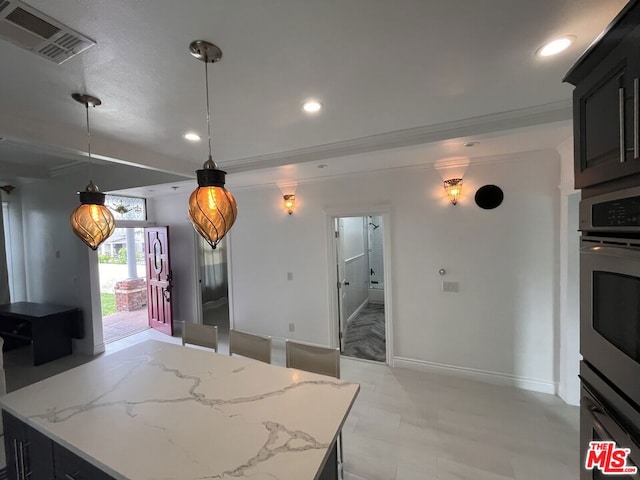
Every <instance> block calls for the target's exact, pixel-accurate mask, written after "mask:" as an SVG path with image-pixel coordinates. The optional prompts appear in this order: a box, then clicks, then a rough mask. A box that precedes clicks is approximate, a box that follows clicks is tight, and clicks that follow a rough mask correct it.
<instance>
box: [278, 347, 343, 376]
mask: <svg viewBox="0 0 640 480" xmlns="http://www.w3.org/2000/svg"><path fill="white" fill-rule="evenodd" d="M285 352H286V355H287V364H286V365H287V367H289V368H297V369H298V370H305V371H307V372H312V373H319V374H321V375H327V376H329V377H335V378H340V349H339V348H328V347H321V346H318V345H310V344H308V343H299V342H292V341H291V340H287V342H286V344H285Z"/></svg>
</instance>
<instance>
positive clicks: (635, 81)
mask: <svg viewBox="0 0 640 480" xmlns="http://www.w3.org/2000/svg"><path fill="white" fill-rule="evenodd" d="M565 81H566V82H569V83H571V84H573V85H575V87H576V88H575V90H574V92H573V132H574V155H575V169H574V172H575V186H576V188H580V189H584V188H587V189H588V188H597V189H600V188H601V187H602V185H603V184H607V183H609V182H612V181H621V180H622V179H628V178H630V177H631V176H635V175H636V174H640V0H631V1H630V2H629V3H628V4H627V5H626V6H625V8H624V9H623V10H622V12H620V14H619V15H618V16H617V17H616V18H615V19H614V21H613V22H612V23H611V25H609V27H608V28H607V30H606V32H605V34H604V35H602V37H601V38H600V39H599V40H598V42H597V43H595V44H594V45H592V46H591V47H590V48H589V50H587V52H585V54H584V55H583V56H582V57H581V58H580V59H579V60H578V62H577V63H576V64H575V65H574V66H573V67H572V68H571V70H570V71H569V73H568V74H567V76H566V77H565Z"/></svg>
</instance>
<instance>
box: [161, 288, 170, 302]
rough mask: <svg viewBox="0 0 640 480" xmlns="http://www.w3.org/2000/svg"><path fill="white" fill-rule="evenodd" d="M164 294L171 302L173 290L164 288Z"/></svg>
mask: <svg viewBox="0 0 640 480" xmlns="http://www.w3.org/2000/svg"><path fill="white" fill-rule="evenodd" d="M162 296H163V297H164V299H165V300H166V301H167V302H171V292H170V291H169V290H168V289H163V290H162Z"/></svg>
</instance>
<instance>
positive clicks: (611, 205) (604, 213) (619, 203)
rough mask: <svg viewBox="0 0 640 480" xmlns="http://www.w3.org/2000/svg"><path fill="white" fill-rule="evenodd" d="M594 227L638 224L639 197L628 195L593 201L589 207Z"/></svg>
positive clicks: (639, 220)
mask: <svg viewBox="0 0 640 480" xmlns="http://www.w3.org/2000/svg"><path fill="white" fill-rule="evenodd" d="M591 224H592V226H594V227H637V226H640V197H628V198H621V199H618V200H610V201H608V202H602V203H595V204H594V205H593V206H592V208H591Z"/></svg>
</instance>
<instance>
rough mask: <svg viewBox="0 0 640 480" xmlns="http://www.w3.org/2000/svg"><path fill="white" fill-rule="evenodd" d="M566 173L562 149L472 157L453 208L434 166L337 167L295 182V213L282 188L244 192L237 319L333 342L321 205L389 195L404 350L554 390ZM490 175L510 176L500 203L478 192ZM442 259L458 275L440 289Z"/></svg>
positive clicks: (236, 240)
mask: <svg viewBox="0 0 640 480" xmlns="http://www.w3.org/2000/svg"><path fill="white" fill-rule="evenodd" d="M443 175H446V174H444V173H443ZM559 176H560V166H559V156H558V153H557V152H555V151H541V152H533V153H528V154H522V155H520V156H519V157H518V158H511V159H509V161H507V162H504V163H494V164H489V163H483V164H478V165H472V166H470V167H468V169H467V171H466V173H465V175H464V178H465V181H464V192H463V196H462V199H461V201H460V203H459V204H458V205H457V206H452V205H451V204H450V203H449V202H448V201H447V199H446V198H445V194H444V190H443V188H442V177H441V176H440V175H439V173H438V172H437V171H435V170H433V169H432V168H430V167H427V168H424V167H423V168H410V169H398V170H392V171H384V172H375V173H369V174H364V175H359V176H349V177H339V178H335V179H332V180H328V181H321V182H316V183H308V184H301V185H298V188H297V191H296V202H297V209H296V213H295V214H294V215H292V216H288V215H286V214H284V213H283V211H282V209H281V205H280V203H281V194H280V191H279V190H278V189H277V188H269V187H265V188H257V189H252V190H239V191H236V192H234V194H235V196H236V199H237V201H238V208H239V215H238V220H237V223H236V225H235V226H234V228H233V232H232V233H233V236H232V245H233V258H232V269H233V279H232V280H233V281H232V286H231V288H232V291H233V296H234V299H235V301H234V302H233V309H234V313H233V314H234V319H235V324H236V326H237V328H240V329H243V330H248V331H253V332H257V333H264V334H269V335H272V336H276V337H290V338H296V339H300V340H305V341H310V342H314V343H324V344H328V343H329V338H328V336H329V329H328V318H329V312H328V295H330V294H331V292H328V291H327V290H328V278H327V275H328V273H327V272H328V269H327V262H328V259H327V254H326V252H327V245H326V241H327V240H326V239H327V235H326V232H325V228H326V227H325V225H326V224H325V209H334V208H338V207H341V208H344V207H348V206H354V207H356V206H357V207H361V206H363V205H364V206H366V205H378V204H387V205H390V206H391V217H390V218H391V222H390V225H388V228H390V229H391V238H392V244H393V248H394V250H393V252H392V258H393V262H394V278H388V279H385V281H390V282H392V287H393V292H394V303H393V309H394V312H393V315H394V319H395V322H394V323H395V331H394V337H395V346H394V351H395V352H396V355H397V357H399V358H404V359H411V360H414V361H416V362H418V363H423V364H425V365H442V366H454V367H460V368H468V369H474V370H476V371H481V372H489V373H495V374H497V375H503V376H505V377H508V378H515V379H516V380H523V381H524V383H525V384H526V385H528V386H529V387H530V388H536V389H540V390H544V391H550V390H551V391H552V390H553V389H555V383H556V378H555V376H554V362H555V361H556V360H557V359H556V358H555V352H554V328H555V327H554V324H555V321H556V319H555V312H556V305H555V297H554V292H555V290H556V289H557V284H558V279H557V273H556V267H555V265H556V264H557V258H558V242H557V238H558V224H559V202H558V194H557V185H558V180H559ZM489 183H490V184H496V185H499V186H500V187H502V188H503V190H504V192H505V201H504V203H503V205H502V206H500V207H499V208H498V209H496V210H491V211H486V210H482V209H480V208H478V207H477V206H476V205H475V203H474V201H473V195H474V193H475V190H476V189H477V188H478V187H480V186H482V185H484V184H489ZM385 227H387V226H386V225H385ZM440 268H445V269H446V270H447V272H448V273H447V275H446V276H445V277H444V279H446V280H450V281H458V282H459V285H460V291H459V293H444V292H442V280H443V277H441V276H439V275H438V270H439V269H440ZM286 272H293V281H287V279H286ZM290 322H294V323H295V324H296V331H295V332H293V333H290V332H288V329H287V326H288V324H289V323H290ZM527 382H528V383H527Z"/></svg>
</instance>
